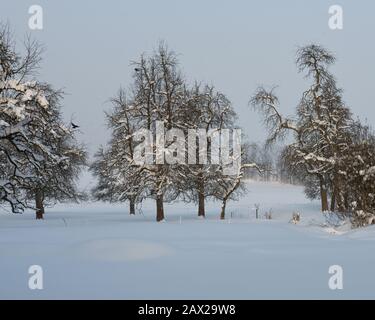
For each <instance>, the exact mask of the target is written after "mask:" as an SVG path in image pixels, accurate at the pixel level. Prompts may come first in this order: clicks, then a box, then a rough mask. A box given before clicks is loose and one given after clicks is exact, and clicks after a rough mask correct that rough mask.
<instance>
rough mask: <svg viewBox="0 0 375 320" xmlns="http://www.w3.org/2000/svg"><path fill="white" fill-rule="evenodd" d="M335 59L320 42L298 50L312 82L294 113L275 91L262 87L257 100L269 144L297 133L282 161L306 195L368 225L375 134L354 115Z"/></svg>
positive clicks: (373, 206) (374, 182) (373, 201)
mask: <svg viewBox="0 0 375 320" xmlns="http://www.w3.org/2000/svg"><path fill="white" fill-rule="evenodd" d="M334 61H335V57H334V55H332V54H331V53H330V52H328V51H327V50H326V49H324V48H322V47H320V46H317V45H309V46H306V47H303V48H301V49H299V50H298V52H297V59H296V64H297V67H298V69H299V71H300V72H305V73H306V77H307V78H309V79H311V82H312V83H311V85H310V87H309V88H308V89H307V90H306V91H305V92H303V94H302V97H301V100H300V103H299V105H298V106H297V110H296V114H295V116H294V117H293V118H285V117H283V116H282V115H281V113H280V111H279V100H278V98H277V96H276V95H275V93H274V90H266V89H264V88H263V87H261V88H259V89H258V90H257V91H256V93H255V95H254V96H253V98H252V100H251V103H252V104H253V106H254V107H255V108H256V109H257V110H259V111H261V113H262V114H263V115H264V119H265V123H266V124H267V126H268V128H269V133H270V135H269V138H268V143H272V142H274V141H275V140H277V139H278V138H284V137H285V134H286V133H287V132H292V133H293V137H294V141H293V142H292V143H291V144H289V145H287V146H286V147H285V149H284V150H283V152H282V162H283V163H284V166H285V167H286V168H288V171H289V172H290V173H291V174H292V175H295V176H298V177H299V178H300V179H301V180H302V182H303V183H304V184H305V186H306V194H307V195H308V196H309V197H310V198H320V199H321V207H322V211H323V212H326V211H331V212H338V213H339V214H340V215H342V216H343V217H350V218H351V219H352V222H353V224H354V225H355V226H363V225H368V224H372V223H374V222H375V220H374V217H375V156H374V155H375V137H374V135H373V133H372V131H371V129H370V128H369V127H368V126H365V125H362V124H361V123H360V122H359V121H358V120H353V118H352V114H351V112H350V110H349V108H348V107H347V106H346V105H345V103H344V102H343V99H342V90H341V89H339V88H338V87H337V84H336V80H335V78H334V76H333V75H332V74H331V73H330V71H329V66H330V65H332V64H333V63H334ZM329 200H330V201H329ZM329 202H330V203H329Z"/></svg>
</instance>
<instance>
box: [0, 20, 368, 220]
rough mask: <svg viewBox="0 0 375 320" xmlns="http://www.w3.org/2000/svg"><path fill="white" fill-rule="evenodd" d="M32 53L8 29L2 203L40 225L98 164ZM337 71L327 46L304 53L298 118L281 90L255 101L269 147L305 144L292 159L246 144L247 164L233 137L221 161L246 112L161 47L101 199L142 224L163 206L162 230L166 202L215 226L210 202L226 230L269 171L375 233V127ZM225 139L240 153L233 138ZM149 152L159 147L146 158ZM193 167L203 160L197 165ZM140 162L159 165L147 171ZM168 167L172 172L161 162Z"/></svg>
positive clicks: (0, 81) (117, 118)
mask: <svg viewBox="0 0 375 320" xmlns="http://www.w3.org/2000/svg"><path fill="white" fill-rule="evenodd" d="M24 52H25V53H24V54H22V55H21V54H19V53H18V52H17V50H16V45H15V43H14V41H13V36H12V34H11V33H10V31H9V28H8V27H7V26H1V27H0V203H7V204H9V205H10V207H11V209H12V211H13V212H22V211H23V210H24V209H25V208H33V209H35V210H36V213H37V218H38V219H39V218H43V213H44V204H45V202H48V203H50V202H55V201H64V200H78V199H79V198H82V197H83V195H82V194H81V193H80V192H79V191H78V189H77V186H76V182H77V179H78V177H79V174H80V171H81V170H82V169H83V168H84V167H85V166H86V165H87V155H86V151H85V148H84V147H83V146H81V145H80V144H79V143H77V140H76V134H77V127H76V126H75V125H73V124H72V123H70V124H65V123H64V121H63V119H62V114H61V101H62V97H63V93H62V92H61V91H59V90H55V89H53V88H52V86H51V85H50V84H48V83H45V82H41V81H38V80H37V79H36V77H35V75H36V74H35V71H36V70H37V69H38V67H39V63H40V61H41V58H40V57H41V47H40V45H38V43H36V42H33V41H31V40H27V41H26V43H25V50H24ZM334 61H335V57H334V56H333V55H332V54H331V53H330V52H328V51H327V50H325V49H324V48H322V47H320V46H317V45H309V46H306V47H303V48H301V49H299V50H298V52H297V59H296V64H297V67H298V69H299V71H300V72H304V73H306V77H307V78H308V79H310V80H311V85H310V86H309V87H308V88H307V90H306V91H305V92H303V93H302V97H301V100H300V103H299V104H298V106H297V109H296V113H295V115H294V116H293V117H284V116H283V115H282V114H281V113H280V111H279V109H280V107H279V100H278V98H277V96H276V94H275V92H274V89H271V90H266V89H265V88H264V87H261V88H259V89H258V90H257V91H256V92H255V94H254V96H253V97H252V99H251V104H252V105H253V106H254V107H255V108H256V109H257V110H259V111H260V112H261V113H262V114H263V116H264V119H265V124H266V125H267V127H268V130H269V138H268V140H267V145H270V144H271V143H274V142H275V141H276V140H278V139H280V138H281V139H282V138H284V137H285V136H286V134H287V133H288V132H291V133H293V140H292V143H289V144H288V145H287V146H286V147H285V148H283V149H282V152H281V157H279V158H276V157H275V153H274V152H271V151H270V150H271V149H266V148H259V147H258V146H257V145H254V144H253V145H249V144H247V143H244V142H240V147H241V148H240V154H235V152H234V149H235V143H234V140H235V139H238V140H239V141H242V140H244V139H242V140H241V137H239V136H237V137H235V135H233V146H232V149H233V150H229V149H228V148H227V149H226V150H223V147H222V146H221V145H220V147H219V149H220V155H221V154H223V153H224V154H226V155H227V156H228V157H227V158H226V160H228V161H223V159H220V161H213V160H214V159H213V155H212V154H213V153H212V151H213V150H214V149H215V148H216V145H215V143H217V141H216V140H215V139H214V138H213V137H214V135H215V133H218V132H219V133H221V132H222V131H224V129H234V128H235V126H236V118H237V116H236V113H235V111H234V108H233V106H232V104H231V102H230V101H229V99H228V98H227V97H226V96H225V95H224V94H223V93H221V92H219V91H218V90H216V89H215V88H214V86H212V85H204V84H200V83H195V84H193V85H190V84H188V83H187V81H186V80H185V78H184V77H183V75H182V73H181V71H180V66H179V63H178V60H177V57H176V54H175V53H173V52H172V51H170V50H168V49H167V47H166V45H165V44H163V43H161V44H160V46H159V48H158V49H157V50H156V51H155V52H154V53H153V54H152V55H150V56H146V55H142V56H141V57H140V59H139V60H138V61H135V62H133V67H134V72H133V75H132V78H133V82H132V84H131V86H130V87H129V89H127V90H125V89H120V90H119V91H118V94H117V95H116V96H115V97H114V98H113V99H112V100H111V101H112V104H113V109H112V110H111V111H110V112H108V113H106V117H107V122H108V127H109V129H110V130H111V140H110V141H109V144H108V145H107V146H106V147H105V148H104V147H101V148H100V150H99V151H98V152H97V153H96V155H95V160H94V162H93V163H92V164H91V166H90V170H91V172H92V173H93V174H94V176H96V177H97V181H98V183H97V185H96V187H95V188H94V189H93V190H92V194H93V196H94V198H95V199H98V200H103V201H110V202H124V201H128V202H129V204H130V205H129V211H130V214H135V208H136V205H137V204H139V203H141V202H142V201H144V200H145V199H147V198H151V199H154V200H155V204H156V220H157V221H162V220H163V219H164V203H165V202H170V201H174V200H176V199H179V200H182V201H186V202H191V201H192V202H195V203H196V204H197V207H198V215H199V216H203V217H204V216H205V213H206V211H205V202H206V201H207V199H210V198H212V199H215V200H219V201H220V202H221V204H222V205H221V212H220V217H221V218H222V219H224V218H225V210H226V205H227V202H228V200H230V199H236V198H238V197H239V196H240V195H241V194H242V193H243V192H244V191H245V186H244V183H243V178H244V176H253V175H254V170H257V171H261V172H263V179H265V180H270V179H273V177H275V176H278V177H279V179H282V180H287V179H289V181H297V182H300V183H303V184H304V185H305V187H306V194H307V196H308V197H309V198H320V199H321V207H322V211H324V212H325V211H332V212H338V213H339V214H341V215H342V216H344V217H350V218H351V219H352V220H353V224H354V225H356V226H363V225H367V224H372V223H374V222H375V220H374V217H375V157H374V154H375V137H374V134H373V133H372V130H371V128H369V127H368V126H365V125H363V124H361V123H360V122H359V121H358V120H353V116H352V114H351V112H350V110H349V108H348V107H347V106H346V105H345V103H344V102H343V99H342V90H341V89H339V88H338V87H337V84H336V80H335V78H334V76H333V75H332V74H331V73H330V71H329V67H330V65H332V64H333V63H334ZM160 124H161V125H162V129H160ZM160 130H162V135H161V136H159V135H158V133H160V132H159V131H160ZM174 130H175V131H174ZM178 130H179V131H180V132H183V134H184V135H185V136H189V133H190V132H191V130H194V132H195V133H196V135H195V136H193V137H192V138H191V137H190V138H189V139H190V140H191V141H190V142H193V143H190V144H186V145H184V146H185V147H186V148H185V149H184V150H183V152H182V153H180V151H179V149H178V148H177V145H178V142H179V140H178V138H179V137H178V136H179V134H178V132H177V131H178ZM202 137H203V139H202ZM242 138H243V137H242ZM220 139H221V140H223V139H224V140H227V142H228V144H229V140H230V138H229V136H228V137H225V136H220ZM147 142H148V144H147ZM141 144H144V145H145V146H146V145H149V146H151V147H144V148H143V149H141V152H140V151H139V150H140V149H139V146H140V145H141ZM158 145H162V152H161V153H160V152H159V151H158ZM203 149H205V151H206V152H203V156H202V153H201V151H202V150H203ZM205 154H206V155H205ZM191 157H193V158H195V160H197V161H193V163H191V161H190V160H191ZM137 158H142V159H151V161H145V162H142V163H139V161H136V159H137ZM166 158H169V160H172V161H168V162H167V163H165V162H164V161H160V160H161V159H162V160H165V159H166ZM181 159H182V160H183V161H178V160H181ZM158 160H159V161H158ZM239 160H240V161H239ZM250 160H251V161H250ZM235 163H236V164H239V165H237V166H234V167H235V170H234V172H232V173H231V174H227V173H226V169H227V167H229V166H233V164H235ZM256 163H258V165H256ZM248 169H251V170H253V171H249V170H248ZM290 179H292V180H290Z"/></svg>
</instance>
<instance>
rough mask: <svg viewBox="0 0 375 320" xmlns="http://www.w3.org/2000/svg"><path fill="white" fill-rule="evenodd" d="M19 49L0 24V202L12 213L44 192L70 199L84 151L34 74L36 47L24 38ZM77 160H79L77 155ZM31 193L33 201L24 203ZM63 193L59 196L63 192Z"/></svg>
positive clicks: (56, 98)
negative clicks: (22, 46) (22, 47)
mask: <svg viewBox="0 0 375 320" xmlns="http://www.w3.org/2000/svg"><path fill="white" fill-rule="evenodd" d="M25 52H26V53H25V55H21V54H18V53H17V51H16V49H15V43H14V41H13V37H12V34H11V32H10V31H9V28H8V27H7V26H2V27H1V28H0V158H1V159H2V164H1V166H0V202H6V203H8V204H9V205H10V206H11V208H12V211H13V212H22V211H23V210H24V209H25V208H34V209H36V210H37V218H42V217H43V211H44V210H43V201H42V200H43V197H48V198H49V199H52V198H53V199H54V200H61V199H62V198H67V197H68V198H74V197H75V196H76V190H75V188H74V187H73V186H74V180H75V179H76V178H77V176H78V172H79V168H80V165H81V164H83V162H84V151H83V149H81V148H78V147H75V145H76V143H72V142H70V141H72V139H73V138H74V134H73V132H72V131H71V130H69V129H68V128H67V127H66V126H65V125H64V124H63V122H62V120H61V114H60V109H59V103H58V101H59V98H60V94H59V92H56V91H53V90H52V89H51V87H50V86H49V85H46V84H43V83H41V82H38V81H37V80H36V79H35V78H33V74H34V71H35V70H36V68H37V67H38V65H39V62H40V53H41V47H40V45H38V43H36V42H33V41H30V40H28V41H27V42H26V47H25ZM77 157H78V158H79V159H80V160H78V158H77ZM31 195H33V196H32V197H33V199H35V200H36V202H37V204H36V206H32V205H31V204H30V203H29V201H28V200H29V199H30V197H31ZM63 195H64V196H63Z"/></svg>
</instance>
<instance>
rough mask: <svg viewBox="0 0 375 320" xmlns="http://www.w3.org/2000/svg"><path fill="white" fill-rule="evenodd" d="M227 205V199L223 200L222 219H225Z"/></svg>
mask: <svg viewBox="0 0 375 320" xmlns="http://www.w3.org/2000/svg"><path fill="white" fill-rule="evenodd" d="M226 206H227V200H223V205H222V206H221V213H220V220H224V219H225V208H226Z"/></svg>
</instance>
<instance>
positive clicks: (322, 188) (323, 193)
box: [320, 178, 328, 212]
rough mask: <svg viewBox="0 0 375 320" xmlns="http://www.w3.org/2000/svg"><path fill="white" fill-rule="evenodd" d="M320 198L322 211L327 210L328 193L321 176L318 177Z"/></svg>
mask: <svg viewBox="0 0 375 320" xmlns="http://www.w3.org/2000/svg"><path fill="white" fill-rule="evenodd" d="M320 198H321V201H322V211H323V212H325V211H328V194H327V188H326V185H325V183H324V181H323V178H320Z"/></svg>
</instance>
